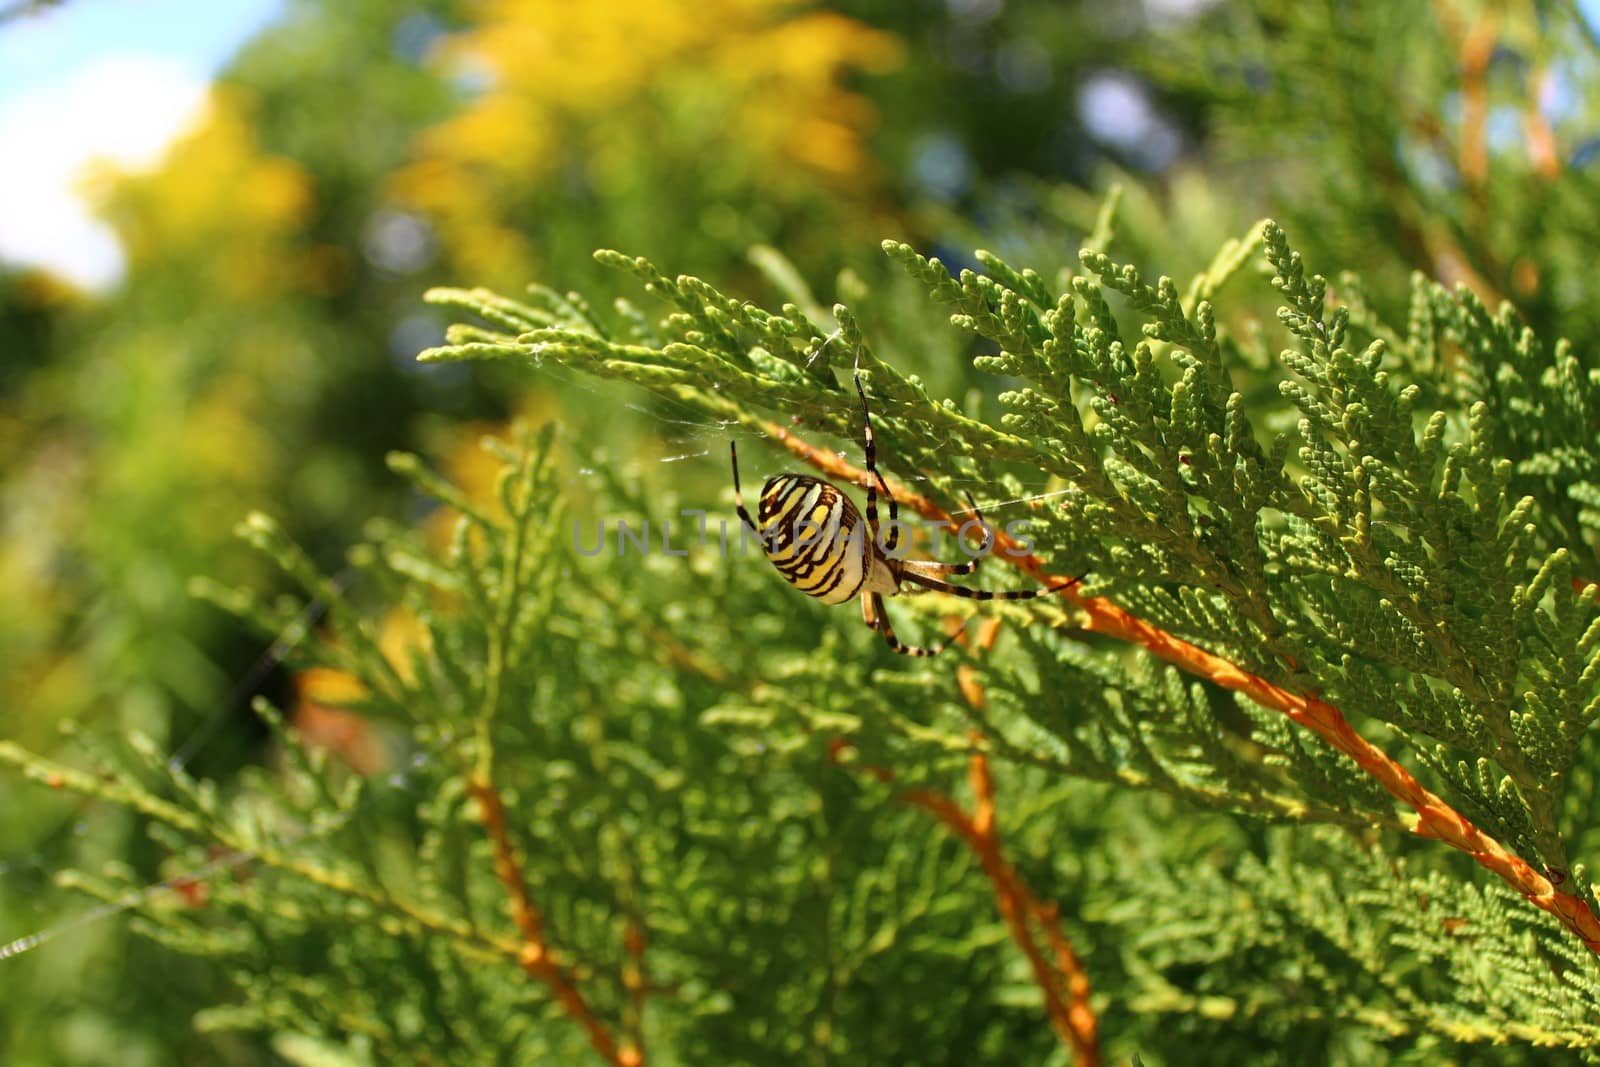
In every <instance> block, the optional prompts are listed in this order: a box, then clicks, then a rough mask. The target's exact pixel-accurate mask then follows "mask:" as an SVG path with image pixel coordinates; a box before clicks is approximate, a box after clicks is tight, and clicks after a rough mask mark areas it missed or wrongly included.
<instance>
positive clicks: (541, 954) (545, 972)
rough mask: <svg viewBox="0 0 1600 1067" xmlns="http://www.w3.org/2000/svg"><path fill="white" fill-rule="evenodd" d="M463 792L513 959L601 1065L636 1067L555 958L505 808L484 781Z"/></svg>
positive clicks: (631, 1053)
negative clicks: (475, 818) (490, 856)
mask: <svg viewBox="0 0 1600 1067" xmlns="http://www.w3.org/2000/svg"><path fill="white" fill-rule="evenodd" d="M469 791H470V792H471V794H472V797H473V799H474V800H476V801H477V802H478V806H479V809H480V811H481V812H482V815H483V825H484V829H485V830H486V831H487V833H488V835H489V842H490V844H491V845H492V846H493V849H494V873H495V876H496V877H497V878H499V879H500V884H501V885H502V886H504V887H505V890H506V893H507V895H508V896H509V897H510V898H511V919H512V922H514V923H515V924H516V927H517V931H518V933H520V934H521V935H522V947H521V950H520V951H519V952H518V953H517V963H518V964H520V965H521V967H522V969H523V971H525V972H526V973H527V975H528V977H530V978H533V979H536V980H538V981H540V982H543V983H544V984H545V985H546V986H547V987H549V989H550V993H551V995H552V996H554V997H555V998H556V1002H557V1003H558V1004H560V1005H561V1008H562V1010H563V1011H565V1012H566V1013H567V1015H568V1017H570V1018H571V1019H572V1021H573V1022H575V1023H577V1024H578V1025H579V1026H581V1027H583V1030H584V1033H586V1034H587V1035H588V1036H589V1043H590V1044H591V1045H593V1046H594V1050H595V1051H596V1052H598V1053H599V1054H600V1055H601V1056H602V1057H604V1058H605V1060H606V1062H607V1063H612V1064H616V1065H617V1067H639V1064H641V1063H642V1062H643V1057H641V1056H640V1055H639V1054H638V1052H637V1051H636V1050H633V1049H619V1048H618V1046H617V1042H616V1039H615V1038H613V1037H612V1036H611V1031H610V1030H609V1029H608V1028H607V1027H606V1025H605V1023H603V1022H601V1021H600V1019H599V1018H598V1017H596V1015H595V1014H594V1011H593V1009H591V1008H590V1007H589V1003H588V1001H587V1000H586V999H585V998H584V996H583V994H582V993H581V992H579V990H578V987H577V986H576V985H575V984H574V983H573V980H572V978H571V976H570V975H568V973H567V971H566V969H565V968H563V967H562V966H561V964H560V963H559V962H558V961H557V960H556V958H555V954H554V952H553V951H552V950H551V948H550V944H549V942H548V941H547V940H546V935H545V929H544V916H543V915H542V913H541V912H540V911H539V907H538V905H537V904H535V903H534V902H533V898H532V897H531V896H530V895H529V893H528V884H527V880H526V879H525V878H524V877H523V874H522V864H521V862H520V861H519V860H518V859H517V854H516V849H515V848H514V847H513V846H512V844H511V838H510V835H509V834H508V833H507V831H506V816H505V808H504V807H502V806H501V804H500V796H499V794H498V793H497V792H496V791H495V789H494V787H493V786H492V785H490V784H488V783H486V782H481V781H473V782H472V783H471V785H470V786H469Z"/></svg>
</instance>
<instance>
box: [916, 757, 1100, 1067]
mask: <svg viewBox="0 0 1600 1067" xmlns="http://www.w3.org/2000/svg"><path fill="white" fill-rule="evenodd" d="M968 766H969V771H968V774H969V780H970V782H971V785H972V793H973V797H974V801H973V810H972V814H971V815H968V814H967V813H966V812H964V811H962V810H961V808H960V807H959V806H957V805H956V804H955V803H954V802H953V801H951V800H950V799H949V798H948V797H944V796H940V795H939V794H937V793H933V792H930V791H927V790H915V791H912V792H910V793H907V794H905V795H904V797H902V799H903V800H904V801H905V802H906V803H908V804H912V805H914V806H916V807H920V808H923V809H925V810H926V811H929V812H931V813H932V814H933V815H934V817H935V818H937V819H938V820H939V821H940V822H942V823H944V824H945V826H947V827H949V828H950V829H951V830H952V831H954V832H955V834H956V836H958V837H960V838H961V839H962V840H963V841H965V842H966V843H967V845H968V846H969V847H970V848H971V849H972V851H973V853H974V854H975V855H976V856H977V857H978V862H979V863H980V864H982V866H983V872H984V874H986V875H988V877H989V881H990V882H991V883H993V885H994V897H995V903H996V905H997V906H998V907H999V909H1000V917H1001V918H1002V919H1003V920H1004V921H1005V924H1006V928H1007V929H1008V930H1009V931H1010V932H1011V939H1012V940H1013V941H1015V942H1016V943H1017V947H1018V948H1020V949H1021V950H1022V954H1023V955H1024V956H1026V957H1027V960H1028V968H1029V970H1031V971H1032V972H1033V979H1034V981H1035V982H1036V983H1037V984H1038V986H1039V988H1040V989H1041V990H1043V991H1044V1005H1045V1011H1046V1013H1048V1015H1049V1016H1050V1025H1051V1026H1052V1027H1054V1028H1055V1031H1056V1034H1057V1035H1058V1036H1059V1037H1060V1038H1061V1040H1062V1041H1063V1042H1064V1043H1066V1044H1067V1045H1069V1046H1070V1047H1071V1048H1072V1050H1073V1053H1074V1055H1075V1056H1076V1059H1077V1063H1078V1064H1079V1067H1099V1064H1100V1062H1101V1059H1100V1040H1099V1033H1098V1031H1099V1022H1098V1020H1097V1019H1096V1018H1095V1014H1094V1009H1093V1008H1092V1007H1090V1005H1089V995H1090V988H1089V976H1088V974H1087V973H1086V972H1085V971H1084V969H1083V963H1082V962H1081V961H1080V960H1079V959H1078V955H1077V953H1076V952H1074V951H1073V948H1072V945H1071V943H1070V942H1068V941H1067V939H1066V936H1065V935H1063V934H1062V933H1061V928H1060V922H1059V918H1058V916H1057V909H1056V908H1055V906H1054V905H1052V904H1046V903H1044V902H1042V901H1040V900H1039V899H1038V898H1037V897H1035V896H1034V895H1033V894H1032V892H1030V891H1029V889H1028V887H1027V885H1026V884H1025V883H1024V882H1023V881H1022V878H1021V877H1020V876H1019V875H1018V874H1017V870H1016V868H1015V867H1013V866H1012V865H1011V864H1009V863H1007V862H1006V860H1005V857H1004V856H1003V855H1001V851H1000V831H999V827H998V824H997V823H996V820H995V805H994V780H993V778H992V777H991V776H990V774H989V761H988V757H986V756H985V755H984V754H983V753H982V752H975V753H973V754H972V757H971V759H970V761H969V764H968ZM1030 920H1031V921H1032V922H1034V923H1037V924H1038V925H1039V926H1040V928H1041V929H1043V930H1044V931H1045V939H1046V941H1047V943H1048V944H1049V946H1050V951H1051V953H1052V954H1053V955H1054V956H1055V967H1054V968H1052V967H1051V965H1050V962H1049V961H1048V960H1046V959H1045V955H1044V953H1043V952H1042V951H1041V950H1040V949H1039V946H1038V944H1037V943H1036V942H1035V941H1034V938H1033V933H1032V931H1031V930H1030V929H1029V922H1030Z"/></svg>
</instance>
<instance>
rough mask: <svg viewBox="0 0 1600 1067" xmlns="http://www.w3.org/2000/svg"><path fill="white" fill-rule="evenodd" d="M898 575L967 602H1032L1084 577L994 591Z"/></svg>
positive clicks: (914, 574)
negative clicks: (1040, 585) (1037, 587)
mask: <svg viewBox="0 0 1600 1067" xmlns="http://www.w3.org/2000/svg"><path fill="white" fill-rule="evenodd" d="M900 573H901V576H902V577H904V578H905V580H906V581H908V582H914V583H916V584H917V585H920V586H922V587H923V588H924V589H932V590H933V591H934V592H937V593H949V594H950V595H951V596H960V597H966V598H967V599H968V600H1033V599H1035V598H1036V597H1042V596H1049V595H1050V594H1051V593H1059V592H1061V591H1062V590H1063V589H1071V588H1072V587H1073V586H1075V585H1077V584H1078V583H1079V582H1081V581H1083V577H1084V576H1083V575H1081V574H1080V575H1078V577H1076V578H1069V579H1067V580H1066V581H1064V582H1058V583H1057V584H1055V585H1052V586H1048V587H1045V588H1041V589H1002V590H999V591H996V590H993V589H968V588H967V587H966V586H964V585H953V584H951V583H950V582H944V581H940V580H939V579H938V578H932V577H929V576H928V575H926V574H918V573H917V572H916V571H912V570H902V571H901V572H900Z"/></svg>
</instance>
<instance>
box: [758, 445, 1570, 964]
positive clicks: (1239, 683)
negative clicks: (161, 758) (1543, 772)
mask: <svg viewBox="0 0 1600 1067" xmlns="http://www.w3.org/2000/svg"><path fill="white" fill-rule="evenodd" d="M766 428H767V432H768V433H770V434H771V435H772V436H773V437H774V438H775V439H777V440H778V441H780V442H782V443H783V445H784V447H785V448H787V449H788V450H789V451H790V452H791V453H793V454H794V455H795V456H796V457H798V458H799V459H801V460H803V461H804V462H806V463H808V464H810V465H811V466H813V467H815V468H817V469H818V470H820V471H822V472H823V473H825V474H829V475H832V476H833V477H836V478H840V479H845V480H848V481H851V482H854V483H855V484H857V485H865V484H866V477H867V473H866V471H864V470H862V469H860V468H859V467H856V466H854V465H853V464H851V463H849V462H848V461H846V460H845V459H843V458H842V457H840V456H839V455H838V454H837V453H834V452H829V451H826V450H824V449H820V448H816V447H814V446H812V445H810V444H808V443H807V442H805V441H803V440H801V439H800V438H799V437H796V436H795V435H794V434H793V433H792V432H790V431H789V430H787V429H786V428H784V427H781V426H778V425H777V424H776V423H768V424H767V427H766ZM892 490H893V492H894V496H895V499H896V500H897V501H898V502H899V503H900V504H901V505H902V506H903V507H907V508H910V509H911V510H913V511H915V512H917V513H918V514H919V515H922V516H923V517H924V518H929V519H934V520H938V521H943V522H944V523H946V524H947V525H948V526H949V528H950V529H951V530H956V529H957V528H958V524H957V523H956V521H955V520H953V519H952V518H951V517H950V515H949V514H948V513H947V512H946V511H945V510H944V509H943V508H941V507H940V506H939V505H938V504H936V503H934V502H933V501H932V500H930V499H928V498H927V497H925V496H922V495H920V494H917V493H912V492H909V491H908V490H907V489H906V488H905V487H904V486H899V485H894V486H892ZM992 533H993V536H994V540H995V545H994V547H995V549H996V555H998V556H999V557H1000V558H1001V559H1004V560H1006V561H1007V562H1009V563H1011V564H1012V565H1013V566H1015V567H1017V568H1018V569H1019V570H1021V571H1022V572H1023V573H1024V574H1027V575H1028V576H1030V577H1031V578H1033V579H1034V580H1035V581H1038V582H1040V583H1041V584H1045V585H1053V584H1059V583H1061V582H1063V581H1065V580H1066V579H1065V577H1064V576H1061V575H1053V574H1050V573H1048V572H1046V570H1045V569H1044V564H1043V563H1042V562H1041V561H1040V560H1039V558H1038V557H1037V556H1034V555H1033V554H1032V553H1030V552H1026V551H1024V550H1023V549H1022V548H1021V547H1020V546H1019V545H1018V543H1017V542H1016V541H1015V540H1014V539H1013V538H1011V537H1008V536H1007V535H1006V533H1005V531H1003V530H993V531H992ZM1058 595H1060V596H1064V597H1068V598H1070V600H1071V601H1072V603H1073V604H1074V605H1075V606H1076V607H1078V608H1079V609H1080V610H1081V611H1083V612H1084V614H1085V615H1087V616H1088V619H1089V624H1088V626H1087V627H1085V628H1086V629H1088V630H1090V631H1092V632H1095V633H1101V634H1105V635H1107V636H1108V637H1114V638H1117V639H1118V640H1122V641H1128V642H1131V643H1133V644H1137V645H1139V646H1141V647H1142V648H1144V649H1145V650H1147V651H1148V652H1150V653H1151V654H1152V655H1155V656H1157V657H1159V658H1161V659H1163V660H1166V661H1167V662H1168V663H1172V664H1174V665H1175V666H1177V667H1179V668H1180V669H1182V670H1185V671H1188V672H1189V673H1191V674H1194V675H1197V676H1199V677H1201V678H1206V679H1208V680H1210V681H1212V682H1215V683H1216V684H1217V685H1220V686H1222V687H1223V688H1225V689H1231V690H1234V691H1235V692H1239V693H1243V694H1244V695H1245V696H1247V697H1249V698H1250V699H1251V700H1253V701H1255V702H1256V703H1257V704H1260V705H1261V706H1262V707H1265V708H1270V709H1272V710H1273V711H1278V712H1281V713H1283V714H1284V715H1287V716H1288V717H1289V718H1290V719H1292V720H1293V721H1294V722H1296V723H1298V724H1299V725H1301V726H1303V727H1305V728H1306V729H1308V730H1311V731H1312V732H1313V733H1315V734H1317V735H1318V736H1319V737H1321V738H1322V739H1323V740H1324V741H1326V742H1327V743H1328V744H1330V745H1332V746H1333V747H1334V748H1335V749H1337V750H1338V751H1339V752H1342V753H1344V754H1345V755H1346V756H1349V757H1350V758H1351V759H1352V760H1354V761H1355V762H1356V764H1357V766H1359V767H1360V768H1361V769H1362V770H1364V771H1366V772H1367V773H1368V774H1369V775H1371V776H1372V777H1373V778H1374V779H1376V780H1377V782H1378V783H1379V784H1380V785H1381V786H1383V788H1384V789H1385V790H1386V791H1387V792H1388V793H1389V795H1390V796H1392V797H1394V798H1395V799H1396V800H1398V801H1400V802H1401V803H1403V804H1405V805H1406V806H1407V807H1409V808H1410V809H1411V810H1412V811H1414V812H1415V813H1416V816H1417V821H1416V826H1415V832H1416V833H1417V834H1419V835H1421V836H1423V837H1432V838H1435V839H1437V840H1439V841H1442V842H1444V843H1445V844H1447V845H1449V846H1451V847H1452V848H1456V849H1459V850H1461V851H1462V852H1465V853H1467V854H1468V855H1469V856H1471V857H1472V858H1473V859H1474V860H1476V861H1477V862H1478V864H1479V865H1480V866H1482V867H1484V868H1486V869H1488V870H1490V871H1492V872H1494V873H1495V874H1496V875H1498V876H1499V877H1500V878H1501V879H1502V880H1503V881H1505V882H1506V883H1507V884H1508V885H1510V886H1511V887H1512V888H1513V889H1515V890H1516V891H1517V892H1518V893H1520V894H1522V896H1524V897H1526V898H1527V899H1528V900H1529V901H1530V902H1531V903H1533V904H1534V905H1535V906H1536V907H1539V908H1542V909H1543V910H1545V911H1547V912H1549V913H1550V914H1551V915H1554V916H1555V917H1556V918H1557V919H1559V920H1560V921H1561V923H1562V925H1564V926H1566V927H1567V929H1569V930H1571V931H1572V932H1573V933H1575V934H1576V935H1577V936H1578V937H1579V938H1580V939H1581V940H1582V941H1583V943H1584V944H1585V945H1586V946H1587V947H1588V948H1589V950H1590V951H1592V952H1596V953H1600V919H1597V918H1596V916H1595V914H1594V912H1593V911H1591V910H1590V908H1589V905H1588V903H1587V902H1586V901H1584V900H1583V899H1582V898H1581V897H1578V896H1575V895H1573V894H1571V893H1562V892H1559V891H1558V890H1557V889H1556V887H1555V886H1554V885H1553V884H1552V883H1551V881H1550V879H1549V878H1547V877H1545V876H1544V875H1543V874H1541V873H1540V872H1538V871H1536V870H1534V869H1533V867H1531V866H1530V865H1529V864H1528V863H1527V862H1526V861H1524V860H1523V859H1522V858H1521V857H1520V856H1518V855H1516V854H1515V853H1513V852H1511V851H1510V850H1509V849H1507V848H1506V847H1505V846H1504V845H1502V844H1501V843H1500V842H1499V841H1497V840H1495V839H1494V838H1493V837H1492V836H1490V835H1489V834H1486V833H1484V832H1483V831H1482V830H1480V829H1479V828H1478V827H1477V826H1475V825H1473V823H1472V822H1471V820H1469V819H1468V818H1467V817H1466V816H1465V815H1462V814H1461V813H1460V812H1458V811H1456V810H1455V809H1454V808H1452V807H1451V806H1450V805H1449V804H1448V803H1446V802H1445V801H1444V799H1443V798H1441V797H1439V796H1438V795H1436V794H1434V793H1432V792H1430V791H1429V790H1427V789H1425V788H1424V787H1423V786H1422V784H1421V783H1420V782H1418V781H1417V779H1416V778H1415V777H1414V776H1413V775H1412V774H1411V772H1410V771H1408V770H1406V769H1405V768H1404V767H1402V766H1401V765H1400V764H1399V763H1397V762H1396V761H1395V760H1394V759H1393V758H1392V757H1391V756H1389V754H1388V753H1386V752H1384V751H1383V750H1382V749H1380V748H1378V747H1377V746H1376V745H1374V744H1373V743H1372V742H1370V741H1368V740H1367V739H1366V738H1364V737H1362V736H1361V735H1360V734H1358V733H1357V732H1356V730H1355V728H1354V727H1352V726H1351V725H1350V723H1349V721H1348V720H1346V719H1345V717H1344V715H1343V714H1342V713H1341V712H1340V711H1339V709H1338V708H1336V707H1334V706H1333V705H1331V704H1328V703H1326V702H1324V701H1322V700H1319V699H1317V698H1316V697H1311V696H1301V695H1299V694H1296V693H1291V692H1289V691H1288V690H1286V689H1283V688H1281V687H1279V686H1276V685H1274V684H1272V683H1271V682H1269V681H1267V680H1266V679H1265V678H1262V677H1260V676H1258V675H1255V674H1251V673H1250V672H1248V671H1246V670H1244V669H1242V668H1240V667H1238V666H1237V665H1235V664H1233V663H1229V662H1228V661H1227V660H1225V659H1223V658H1222V657H1220V656H1216V655H1213V654H1212V653H1210V652H1207V651H1206V650H1204V649H1202V648H1200V647H1199V646H1197V645H1193V644H1190V643H1189V642H1187V641H1184V640H1182V639H1181V638H1178V637H1175V636H1173V635H1172V634H1170V633H1167V632H1166V631H1165V630H1162V629H1161V628H1159V627H1157V626H1153V625H1151V624H1150V623H1148V622H1145V621H1144V620H1143V619H1140V618H1138V617H1137V616H1134V615H1132V614H1130V613H1129V612H1127V611H1125V610H1123V609H1122V608H1120V607H1118V606H1117V605H1115V604H1113V603H1112V602H1111V601H1109V600H1106V599H1105V598H1103V597H1085V596H1082V595H1080V594H1079V593H1077V592H1076V591H1075V590H1073V589H1066V590H1064V591H1063V592H1061V593H1060V594H1058Z"/></svg>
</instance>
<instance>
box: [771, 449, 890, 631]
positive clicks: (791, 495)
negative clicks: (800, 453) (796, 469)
mask: <svg viewBox="0 0 1600 1067" xmlns="http://www.w3.org/2000/svg"><path fill="white" fill-rule="evenodd" d="M756 515H757V524H756V532H757V533H759V534H760V536H761V548H762V550H763V551H764V552H765V553H766V555H767V558H768V559H769V560H771V561H772V565H773V566H774V567H776V568H778V573H779V574H782V575H783V576H784V578H785V579H787V580H788V581H789V582H790V583H791V584H793V585H794V586H795V587H796V588H797V589H799V590H800V591H801V592H802V593H805V594H806V595H807V596H813V597H816V598H817V599H818V600H821V601H822V602H823V603H826V604H843V603H844V602H845V601H847V600H850V599H851V598H852V597H854V596H855V595H856V594H857V593H859V592H860V591H861V586H862V584H863V583H864V582H865V581H866V578H867V571H868V562H869V553H870V551H871V549H870V547H869V546H868V545H867V541H866V539H867V529H866V525H865V524H864V523H863V522H862V520H861V513H860V512H858V511H857V510H856V506H855V504H853V503H851V501H850V498H849V497H847V496H845V495H844V494H843V493H841V492H840V491H839V490H838V489H836V488H834V487H833V486H832V485H829V484H828V483H827V482H825V481H823V480H822V479H820V478H812V477H809V476H808V475H804V474H780V475H778V476H777V477H775V478H771V479H769V480H768V482H767V484H766V485H765V486H764V487H763V488H762V490H761V503H760V504H759V506H758V507H757V508H756Z"/></svg>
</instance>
